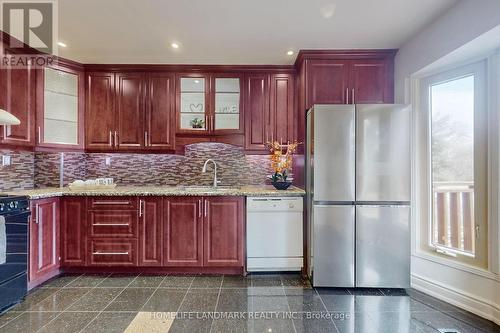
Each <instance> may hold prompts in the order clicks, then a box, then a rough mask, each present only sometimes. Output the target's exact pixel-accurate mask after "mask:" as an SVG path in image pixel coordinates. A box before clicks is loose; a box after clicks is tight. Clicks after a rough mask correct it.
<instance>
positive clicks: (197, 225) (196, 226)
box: [163, 197, 203, 266]
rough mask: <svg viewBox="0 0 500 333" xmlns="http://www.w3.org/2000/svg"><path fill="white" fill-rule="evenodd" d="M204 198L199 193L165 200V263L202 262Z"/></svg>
mask: <svg viewBox="0 0 500 333" xmlns="http://www.w3.org/2000/svg"><path fill="white" fill-rule="evenodd" d="M201 206H202V199H201V197H200V198H197V197H179V198H168V199H167V198H166V199H165V200H164V206H163V207H164V217H165V218H164V244H165V249H164V260H163V264H164V265H165V266H202V264H203V238H202V232H203V228H202V216H201V213H202V207H201Z"/></svg>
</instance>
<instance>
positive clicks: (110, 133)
mask: <svg viewBox="0 0 500 333" xmlns="http://www.w3.org/2000/svg"><path fill="white" fill-rule="evenodd" d="M109 146H110V147H113V132H111V131H109Z"/></svg>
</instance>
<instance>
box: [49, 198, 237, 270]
mask: <svg viewBox="0 0 500 333" xmlns="http://www.w3.org/2000/svg"><path fill="white" fill-rule="evenodd" d="M61 206H62V208H61V215H62V221H61V230H62V237H61V241H62V251H61V252H62V265H63V268H68V269H71V268H74V267H76V268H83V267H100V268H101V269H105V267H114V268H116V267H118V268H119V267H123V268H127V269H128V268H130V267H137V268H138V267H146V268H151V269H153V268H176V269H180V270H182V269H183V268H189V269H191V272H192V269H196V268H197V267H198V268H199V269H200V272H201V271H202V269H203V268H210V267H213V268H215V269H217V268H243V266H244V260H243V249H244V237H243V230H244V228H243V226H244V198H243V197H233V196H231V197H223V196H214V197H201V196H200V197H197V196H189V197H154V196H150V197H149V196H148V197H105V198H103V197H63V198H62V199H61ZM56 211H57V210H56Z"/></svg>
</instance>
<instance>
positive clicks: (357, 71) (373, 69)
mask: <svg viewBox="0 0 500 333" xmlns="http://www.w3.org/2000/svg"><path fill="white" fill-rule="evenodd" d="M350 74H351V76H350V84H349V85H350V88H351V95H350V101H351V103H353V104H354V103H358V104H369V103H393V102H394V86H393V80H394V73H393V60H392V58H384V59H366V60H364V59H360V60H355V61H352V62H351V73H350Z"/></svg>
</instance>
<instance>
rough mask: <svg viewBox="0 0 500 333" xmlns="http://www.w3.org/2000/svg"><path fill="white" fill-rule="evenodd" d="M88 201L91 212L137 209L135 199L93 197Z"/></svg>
mask: <svg viewBox="0 0 500 333" xmlns="http://www.w3.org/2000/svg"><path fill="white" fill-rule="evenodd" d="M89 201H90V204H89V209H91V210H113V209H116V210H118V209H121V210H124V209H125V210H136V209H137V197H93V198H91V199H90V200H89Z"/></svg>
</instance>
